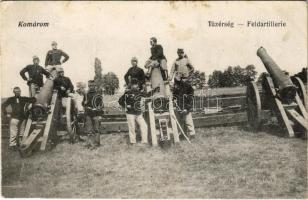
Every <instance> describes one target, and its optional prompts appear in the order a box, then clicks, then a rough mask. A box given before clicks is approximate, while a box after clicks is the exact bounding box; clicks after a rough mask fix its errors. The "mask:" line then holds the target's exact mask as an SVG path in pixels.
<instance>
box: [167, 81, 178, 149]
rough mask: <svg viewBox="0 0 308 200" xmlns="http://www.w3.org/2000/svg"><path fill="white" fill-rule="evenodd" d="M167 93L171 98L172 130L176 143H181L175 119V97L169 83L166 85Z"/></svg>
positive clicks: (170, 116) (170, 117)
mask: <svg viewBox="0 0 308 200" xmlns="http://www.w3.org/2000/svg"><path fill="white" fill-rule="evenodd" d="M165 91H166V93H167V95H168V96H169V119H170V120H171V128H172V134H173V139H174V143H179V142H180V137H179V132H178V126H177V124H176V121H175V120H176V117H175V114H174V108H173V97H172V94H171V91H170V87H169V82H166V83H165ZM172 116H174V117H172Z"/></svg>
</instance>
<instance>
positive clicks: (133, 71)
mask: <svg viewBox="0 0 308 200" xmlns="http://www.w3.org/2000/svg"><path fill="white" fill-rule="evenodd" d="M131 63H132V67H130V68H129V69H128V71H127V72H126V74H125V76H124V79H125V83H126V85H127V86H128V87H129V86H130V85H131V80H132V79H136V80H137V81H138V85H139V89H140V90H142V89H143V88H144V84H145V74H144V71H143V69H141V68H140V67H138V60H137V58H136V57H133V58H132V60H131Z"/></svg>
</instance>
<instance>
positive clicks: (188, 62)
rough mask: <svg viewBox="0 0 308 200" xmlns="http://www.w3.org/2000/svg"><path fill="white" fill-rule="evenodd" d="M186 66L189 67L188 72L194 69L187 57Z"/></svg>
mask: <svg viewBox="0 0 308 200" xmlns="http://www.w3.org/2000/svg"><path fill="white" fill-rule="evenodd" d="M187 67H188V69H189V72H193V71H194V70H195V69H194V66H193V65H192V64H191V62H190V60H189V59H188V58H187Z"/></svg>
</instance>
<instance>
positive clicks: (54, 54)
mask: <svg viewBox="0 0 308 200" xmlns="http://www.w3.org/2000/svg"><path fill="white" fill-rule="evenodd" d="M62 56H63V57H64V59H63V63H65V62H66V61H67V60H68V59H69V56H68V55H67V54H66V53H65V52H64V51H62V50H61V49H53V50H49V51H48V52H47V55H46V59H45V66H47V65H52V66H53V65H61V57H62Z"/></svg>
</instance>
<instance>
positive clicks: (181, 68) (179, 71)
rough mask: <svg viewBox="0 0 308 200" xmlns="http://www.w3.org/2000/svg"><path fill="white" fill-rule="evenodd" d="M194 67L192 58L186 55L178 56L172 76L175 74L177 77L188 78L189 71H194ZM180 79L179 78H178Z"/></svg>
mask: <svg viewBox="0 0 308 200" xmlns="http://www.w3.org/2000/svg"><path fill="white" fill-rule="evenodd" d="M193 70H194V67H193V66H192V64H191V62H190V60H189V59H188V57H187V56H186V55H185V56H184V57H183V58H177V59H176V60H175V61H174V63H173V65H172V67H171V71H170V77H172V76H173V75H174V74H175V77H176V78H182V77H184V78H187V77H188V76H189V72H190V71H193ZM178 80H179V79H178Z"/></svg>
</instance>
